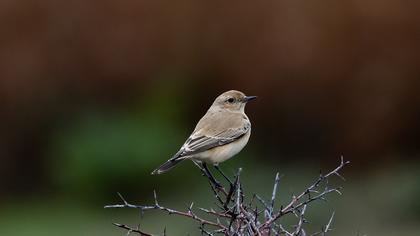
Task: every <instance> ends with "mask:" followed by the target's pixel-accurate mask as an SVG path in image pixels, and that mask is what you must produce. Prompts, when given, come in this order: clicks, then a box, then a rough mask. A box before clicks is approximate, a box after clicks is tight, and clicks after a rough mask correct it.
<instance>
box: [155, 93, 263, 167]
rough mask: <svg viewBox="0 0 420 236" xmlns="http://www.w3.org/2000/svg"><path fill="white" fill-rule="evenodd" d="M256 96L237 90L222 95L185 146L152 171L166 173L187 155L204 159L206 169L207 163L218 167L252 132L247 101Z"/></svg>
mask: <svg viewBox="0 0 420 236" xmlns="http://www.w3.org/2000/svg"><path fill="white" fill-rule="evenodd" d="M255 98H257V97H256V96H245V94H244V93H242V92H240V91H236V90H230V91H227V92H225V93H223V94H221V95H220V96H218V97H217V98H216V100H215V101H214V102H213V104H212V105H211V107H210V109H209V110H208V111H207V113H206V114H205V115H204V116H203V117H202V118H201V119H200V121H199V122H198V124H197V126H196V127H195V129H194V131H193V132H192V134H191V135H190V137H189V138H188V139H187V141H185V143H184V145H182V147H181V149H180V150H179V151H178V152H177V153H176V154H175V155H174V156H173V157H172V158H171V159H169V160H168V161H166V162H165V163H163V164H162V165H161V166H159V168H157V169H156V170H154V171H153V172H152V174H161V173H164V172H166V171H168V170H170V169H171V168H172V167H174V166H175V165H176V164H178V163H180V162H181V161H183V160H187V159H189V160H193V161H198V162H200V163H203V165H204V168H205V169H206V170H207V167H206V163H208V164H213V165H215V167H216V168H218V167H217V165H218V164H219V163H220V162H223V161H226V160H228V159H229V158H231V157H233V156H234V155H236V154H238V153H239V152H240V151H241V150H242V149H243V148H244V147H245V145H246V144H247V142H248V140H249V136H250V135H251V122H250V121H249V119H248V117H247V116H246V114H245V105H246V103H247V102H249V101H251V100H253V99H255ZM218 170H219V169H218ZM207 171H208V170H207ZM210 175H211V174H210Z"/></svg>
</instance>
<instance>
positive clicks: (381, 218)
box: [0, 0, 420, 236]
mask: <svg viewBox="0 0 420 236" xmlns="http://www.w3.org/2000/svg"><path fill="white" fill-rule="evenodd" d="M419 7H420V5H419V3H417V2H415V1H397V0H385V1H383V0H381V1H380V0H349V1H331V0H326V1H322V2H320V1H301V0H297V1H296V0H283V1H278V0H276V1H233V2H230V1H228V2H227V1H210V2H205V1H192V0H181V1H159V0H154V1H143V0H136V1H133V0H128V1H97V0H95V1H82V0H73V1H57V0H44V1H35V0H26V1H13V0H1V1H0V35H1V37H0V52H1V53H0V113H1V116H0V130H1V132H0V235H63V236H64V235H124V232H123V231H121V230H120V229H118V228H116V227H114V226H112V225H111V222H120V223H128V224H131V225H135V224H137V223H139V222H140V223H141V225H142V227H144V229H145V230H147V231H150V232H153V233H161V232H162V231H163V228H164V227H166V228H167V232H168V233H170V235H188V234H189V235H198V231H196V229H197V227H198V226H197V225H196V224H194V223H191V222H190V221H189V220H185V219H182V218H177V217H173V216H167V215H165V214H160V213H149V214H146V215H145V217H144V218H143V219H140V218H139V215H138V212H136V211H133V210H129V209H122V210H121V209H116V210H115V209H114V210H113V209H103V208H102V207H103V205H106V204H110V203H117V202H118V201H119V199H118V198H117V195H116V192H117V191H118V192H121V193H122V194H123V195H124V196H125V197H126V198H127V199H128V200H130V202H132V203H137V204H140V203H149V202H151V201H152V193H153V189H156V190H157V192H158V196H159V199H160V202H161V203H162V204H164V205H165V206H168V207H173V208H177V209H182V208H185V207H186V206H187V204H189V203H190V202H191V201H194V202H196V204H195V205H196V206H211V205H212V202H213V199H212V198H211V196H212V195H211V193H210V192H209V189H208V188H207V184H206V181H205V179H203V178H202V177H200V176H199V173H198V170H197V169H196V168H195V167H194V166H193V164H192V163H183V164H182V165H180V166H179V167H177V168H175V169H173V171H171V172H169V173H167V174H165V175H161V176H151V175H150V172H151V171H152V170H153V169H154V168H155V167H157V166H158V165H159V164H161V163H162V162H163V161H165V160H166V159H168V158H169V157H171V155H172V154H173V153H175V152H176V151H177V149H178V148H179V147H180V145H181V144H182V143H183V141H184V140H185V139H186V138H187V136H188V135H189V133H190V132H191V131H192V129H193V128H194V125H195V123H196V122H197V121H198V119H199V118H200V117H201V116H202V115H203V114H204V113H205V112H206V110H207V108H208V106H209V105H210V104H211V103H212V101H213V99H214V98H215V97H216V96H217V95H219V94H220V93H221V92H223V91H226V90H229V89H237V90H241V91H244V92H245V93H246V94H249V95H258V96H259V98H258V100H257V101H256V102H253V103H251V104H249V105H248V106H247V114H248V116H249V117H250V119H251V120H252V124H253V134H252V136H251V139H250V142H249V144H248V146H247V147H246V148H245V149H244V150H243V151H242V152H241V153H240V154H239V155H238V156H237V157H235V158H234V159H232V160H230V161H228V162H226V163H224V164H223V165H222V168H223V169H224V170H225V172H226V173H228V174H233V173H234V171H235V170H236V169H237V168H238V167H243V168H244V171H243V184H244V186H245V191H246V192H248V193H252V192H259V193H261V194H262V195H263V196H265V197H269V195H270V191H271V185H272V182H273V179H274V175H275V173H276V172H277V171H279V172H280V173H281V174H284V177H283V178H282V180H281V184H280V201H281V202H286V201H287V200H288V199H289V198H290V196H291V195H292V194H293V193H298V192H299V191H300V190H302V188H304V187H305V186H306V185H307V184H308V183H310V182H311V181H312V180H313V179H314V178H316V176H317V175H318V172H319V170H327V169H328V168H332V167H334V166H335V165H336V164H338V161H339V157H340V155H344V157H345V158H346V159H348V160H350V161H351V162H352V164H351V166H350V168H348V169H346V170H345V172H344V175H345V176H346V178H347V182H345V183H344V187H345V188H344V191H343V193H344V195H343V196H341V197H332V198H331V201H330V202H329V203H327V204H324V203H319V204H316V205H315V206H314V207H312V208H309V210H308V214H310V216H311V217H310V219H311V227H312V228H313V229H314V228H317V227H318V228H319V227H320V226H321V224H323V223H325V222H327V220H328V218H329V215H330V214H331V212H333V211H336V218H335V220H334V223H333V225H334V226H333V228H334V235H357V233H359V232H360V234H361V235H364V234H366V235H419V234H420V226H419V224H418V223H419V221H420V203H419V202H420V201H419V200H418V199H419V198H420V187H419V186H420V176H419V174H418V173H419V171H418V168H419V167H420V161H419V160H418V158H419V156H420V146H419V141H420V132H419V130H420V96H419V93H420V79H419V78H420V43H419V42H420V41H419V40H420V15H419V14H418V9H419ZM274 134H275V135H274Z"/></svg>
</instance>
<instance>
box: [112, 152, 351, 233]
mask: <svg viewBox="0 0 420 236" xmlns="http://www.w3.org/2000/svg"><path fill="white" fill-rule="evenodd" d="M349 163H350V162H349V161H344V159H343V157H341V162H340V164H339V165H338V166H337V167H336V168H335V169H333V170H332V171H330V172H328V173H327V174H325V175H324V174H320V175H319V177H318V178H317V179H316V180H315V181H314V182H313V183H312V184H311V185H309V187H307V188H306V189H305V190H304V191H302V192H301V193H300V194H298V195H296V196H292V198H291V200H290V201H289V202H288V203H287V204H285V206H283V205H282V206H280V207H279V209H276V208H275V202H276V198H277V190H278V185H279V182H280V178H281V177H280V175H279V173H277V174H276V177H275V179H274V185H273V189H272V193H271V199H270V200H269V201H265V200H264V199H263V198H262V197H261V196H259V195H258V194H253V195H252V198H251V200H250V201H249V202H248V203H246V202H245V194H244V191H243V188H242V183H241V182H240V175H241V171H242V169H241V168H239V169H238V171H237V173H236V174H235V176H234V180H233V181H231V180H230V179H229V178H228V177H227V175H225V174H224V173H223V172H222V170H221V169H220V168H219V167H216V170H217V171H218V172H219V174H220V175H221V176H222V177H223V178H224V179H225V180H226V183H227V186H224V185H222V184H220V182H219V181H218V180H217V179H216V178H215V177H214V176H213V175H212V174H211V172H210V171H209V169H208V168H207V167H206V166H204V167H203V166H202V165H201V164H200V163H195V164H196V166H197V167H198V168H199V169H200V171H201V172H202V174H203V176H205V177H207V179H208V181H209V184H210V187H211V190H212V192H213V194H214V197H215V200H216V205H217V209H213V208H211V209H205V208H197V209H198V210H200V211H201V212H203V213H205V215H208V219H207V218H206V217H200V216H198V215H197V214H195V212H193V206H194V203H191V204H190V205H189V206H188V207H187V209H186V210H185V211H180V210H174V209H171V208H167V207H164V206H162V205H160V204H159V202H158V200H157V195H156V192H155V191H154V204H151V205H134V204H131V203H129V202H127V201H126V200H125V198H124V197H123V196H122V195H121V194H120V193H118V196H119V197H120V199H121V201H122V203H121V204H114V205H107V206H105V208H134V209H139V210H140V213H141V214H143V212H145V211H148V210H158V211H162V212H166V213H168V214H170V215H179V216H182V217H186V218H189V219H191V220H193V221H195V222H197V223H198V224H199V230H200V232H201V234H202V235H216V234H217V235H220V234H221V235H229V236H243V235H249V236H269V235H276V236H277V235H285V236H306V235H308V234H307V233H306V231H305V227H304V226H305V224H306V223H308V221H307V220H306V218H305V213H306V211H307V209H308V207H309V206H310V204H311V203H312V202H314V201H318V200H326V197H327V195H329V194H330V193H338V194H340V195H341V192H340V190H341V187H331V186H330V183H329V181H328V180H329V178H331V177H332V176H337V177H339V178H341V179H342V180H344V178H343V177H342V176H341V174H340V173H339V172H340V171H341V170H342V169H343V167H344V166H346V165H347V164H349ZM227 189H228V190H227ZM289 214H292V215H294V216H295V217H296V221H297V222H296V224H295V225H294V226H288V227H285V226H284V225H282V223H281V222H280V221H281V219H282V217H284V216H286V215H289ZM333 218H334V213H333V214H332V215H331V217H330V219H329V221H328V223H327V224H326V225H325V226H323V227H322V229H321V231H319V232H316V233H313V234H310V236H315V235H322V236H325V235H327V233H328V232H329V231H331V225H332V221H333ZM114 225H115V226H117V227H119V228H122V229H124V230H126V233H127V235H129V234H131V233H133V234H137V235H141V236H154V234H149V233H146V232H144V231H142V230H141V229H140V227H139V226H138V227H136V228H132V227H130V226H127V225H125V224H119V223H114ZM287 228H289V229H287ZM163 235H166V229H165V231H164V234H163Z"/></svg>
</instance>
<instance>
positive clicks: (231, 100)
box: [227, 98, 235, 103]
mask: <svg viewBox="0 0 420 236" xmlns="http://www.w3.org/2000/svg"><path fill="white" fill-rule="evenodd" d="M227 101H228V103H233V102H234V101H235V99H233V98H229V99H228V100H227Z"/></svg>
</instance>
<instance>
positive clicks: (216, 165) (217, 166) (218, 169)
mask: <svg viewBox="0 0 420 236" xmlns="http://www.w3.org/2000/svg"><path fill="white" fill-rule="evenodd" d="M213 166H214V168H215V169H216V170H217V171H218V172H219V173H220V174H221V175H222V176H223V177H224V178H225V179H226V180H227V182H229V184H230V186H233V182H232V181H231V180H230V179H229V177H227V175H225V173H223V171H222V169H220V167H219V165H218V164H214V165H213Z"/></svg>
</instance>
